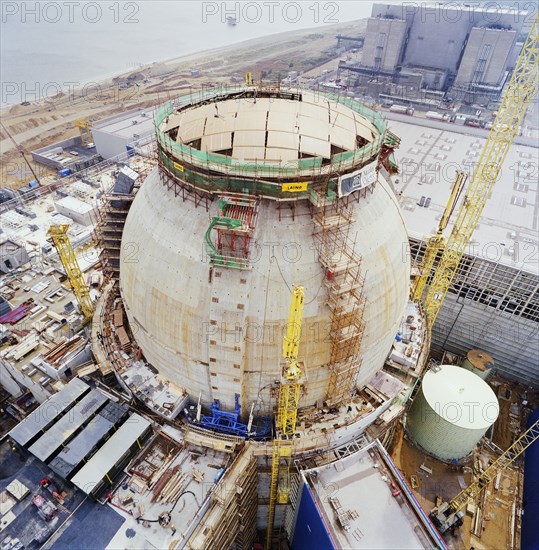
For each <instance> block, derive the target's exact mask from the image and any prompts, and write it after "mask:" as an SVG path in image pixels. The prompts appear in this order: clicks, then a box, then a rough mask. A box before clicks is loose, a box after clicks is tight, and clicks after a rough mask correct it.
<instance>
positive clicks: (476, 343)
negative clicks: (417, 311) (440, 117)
mask: <svg viewBox="0 0 539 550" xmlns="http://www.w3.org/2000/svg"><path fill="white" fill-rule="evenodd" d="M391 117H392V118H393V119H395V120H392V121H391V123H390V124H391V128H392V129H393V131H394V132H395V133H397V134H398V135H399V137H400V138H401V147H400V148H399V149H398V150H397V151H396V152H395V157H396V159H397V163H398V165H399V166H400V167H401V174H400V178H399V183H398V184H396V187H397V189H398V193H399V195H400V204H401V211H402V214H403V216H404V219H405V220H406V226H407V229H408V236H409V241H410V249H411V254H412V258H413V260H414V263H415V265H417V266H418V265H419V264H420V262H421V259H422V256H423V251H424V249H425V241H426V239H427V238H428V236H429V235H431V234H433V233H434V232H435V230H436V225H437V223H438V220H439V219H440V216H441V214H442V212H443V210H444V206H445V204H446V202H447V199H448V197H449V193H450V190H451V187H452V185H453V183H454V181H455V174H456V170H465V171H466V172H470V173H473V170H474V167H475V165H476V164H477V162H478V160H479V155H480V153H481V150H482V149H483V146H484V144H485V138H486V133H483V135H479V134H477V135H476V134H474V133H473V132H469V129H468V128H467V127H463V126H460V127H459V126H457V125H455V124H449V123H444V122H438V121H429V122H426V121H425V120H418V121H417V123H416V121H415V120H413V119H411V118H410V117H406V116H402V115H395V114H391ZM532 143H533V140H529V139H524V138H520V140H519V142H518V143H515V144H514V145H513V146H512V147H511V149H510V151H509V153H508V157H507V160H506V163H505V165H504V169H503V170H502V171H501V173H500V177H499V179H498V181H497V183H496V185H495V187H494V189H493V191H492V195H491V198H490V199H489V201H488V202H487V204H486V206H485V210H484V212H483V215H482V219H481V223H480V224H479V225H478V227H477V228H476V230H475V232H474V236H473V241H472V242H470V243H469V245H468V247H467V249H466V253H465V257H464V259H463V261H462V262H461V263H460V265H459V268H458V270H457V273H456V276H455V279H454V280H453V283H452V285H451V287H450V290H449V293H448V294H447V297H446V299H445V302H444V304H443V306H442V309H441V311H440V314H439V315H438V319H437V322H436V324H435V325H434V327H433V333H432V342H433V345H434V346H435V347H436V348H438V349H443V350H448V351H451V352H453V353H456V354H458V355H460V356H465V355H466V354H467V353H468V351H469V350H470V349H472V348H474V347H478V348H480V349H483V350H488V352H489V353H490V354H491V355H492V356H493V357H494V358H495V362H496V365H497V368H498V371H499V372H503V373H504V375H505V376H508V377H510V378H513V379H517V380H519V381H521V382H523V383H525V384H534V385H536V384H538V383H539V369H538V367H537V360H538V358H539V339H538V333H537V330H538V325H537V323H538V321H539V263H538V262H537V251H538V249H539V248H538V247H539V239H538V238H537V213H536V209H535V206H534V202H533V200H532V199H531V197H532V196H534V194H535V193H536V192H537V178H536V177H535V176H534V172H533V170H534V168H533V167H534V166H535V165H536V164H537V162H539V150H538V148H537V146H536V145H532ZM427 202H428V204H427ZM450 224H451V221H450Z"/></svg>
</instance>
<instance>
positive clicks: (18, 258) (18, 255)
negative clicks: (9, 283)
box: [0, 239, 30, 273]
mask: <svg viewBox="0 0 539 550" xmlns="http://www.w3.org/2000/svg"><path fill="white" fill-rule="evenodd" d="M29 261H30V256H28V252H27V251H26V248H25V247H24V245H23V244H19V243H17V242H14V241H12V240H7V239H6V240H4V241H3V242H0V273H9V272H10V271H13V270H16V269H18V268H19V267H21V266H23V265H24V264H26V263H28V262H29Z"/></svg>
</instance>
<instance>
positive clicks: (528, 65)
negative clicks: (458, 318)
mask: <svg viewBox="0 0 539 550" xmlns="http://www.w3.org/2000/svg"><path fill="white" fill-rule="evenodd" d="M538 27H539V14H538V15H537V16H536V17H535V21H534V22H533V24H532V27H531V30H530V33H529V34H528V37H527V39H526V42H525V43H524V46H523V48H522V51H521V53H520V56H519V58H518V60H517V63H516V66H515V70H514V72H513V76H512V77H511V80H510V82H509V85H508V87H507V90H506V92H505V94H504V96H503V99H502V103H501V105H500V108H499V109H498V114H497V116H496V119H495V120H494V123H493V125H492V129H491V130H490V133H489V136H488V138H487V142H486V144H485V147H484V148H483V151H482V153H481V157H480V159H479V163H478V165H477V167H476V169H475V172H474V174H473V178H472V180H471V182H470V185H469V187H468V191H467V193H466V196H465V197H464V200H463V202H462V205H461V207H460V209H459V211H458V214H457V218H456V220H455V224H454V226H453V229H452V231H451V234H450V236H449V238H448V240H447V243H446V245H445V248H444V251H443V254H442V257H441V258H440V262H439V264H438V267H437V268H436V271H435V272H434V276H433V278H432V281H431V283H430V285H429V288H428V290H427V295H426V297H425V301H424V306H425V311H426V314H427V322H428V326H429V327H432V326H433V325H434V321H435V320H436V317H437V315H438V313H439V311H440V308H441V307H442V303H443V301H444V299H445V296H446V294H447V292H448V290H449V287H450V286H451V282H452V281H453V278H454V276H455V273H456V271H457V268H458V266H459V263H460V261H461V259H462V257H463V256H464V252H465V249H466V246H467V245H468V243H469V242H470V239H471V237H472V234H473V232H474V230H475V228H476V227H477V224H478V223H479V218H480V217H481V213H482V212H483V209H484V207H485V204H486V202H487V200H488V198H489V196H490V194H491V192H492V189H493V187H494V184H495V183H496V181H497V179H498V177H499V175H500V170H501V167H502V165H503V163H504V160H505V158H506V156H507V153H508V152H509V148H510V146H511V144H512V142H513V140H514V138H515V135H516V133H517V131H518V128H519V126H520V125H521V123H522V120H523V118H524V115H525V113H526V110H527V108H528V105H529V104H530V101H531V99H532V97H533V95H534V93H535V90H536V88H537V83H538V80H539V71H538V69H537V66H538V61H539V46H538V32H539V29H538Z"/></svg>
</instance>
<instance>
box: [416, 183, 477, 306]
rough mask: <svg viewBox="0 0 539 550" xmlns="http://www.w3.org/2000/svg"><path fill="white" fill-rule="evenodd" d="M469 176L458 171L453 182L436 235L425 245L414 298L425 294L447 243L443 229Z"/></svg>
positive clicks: (418, 298) (417, 298)
mask: <svg viewBox="0 0 539 550" xmlns="http://www.w3.org/2000/svg"><path fill="white" fill-rule="evenodd" d="M467 179H468V176H467V175H466V174H464V172H457V175H456V178H455V182H454V184H453V189H452V190H451V193H450V195H449V199H448V201H447V204H446V206H445V209H444V212H443V214H442V217H441V219H440V223H439V224H438V229H437V231H436V233H435V234H434V235H431V236H430V237H429V239H428V240H427V245H426V247H425V253H424V254H423V259H422V261H421V265H420V266H419V276H418V277H417V279H416V281H415V284H414V287H413V292H412V300H414V301H416V302H418V301H419V300H421V297H422V296H423V291H424V290H425V286H426V284H427V280H428V278H429V276H430V274H431V270H432V267H433V266H434V262H435V261H436V256H437V255H438V253H439V252H440V250H442V249H443V247H444V245H445V237H444V236H443V231H444V229H445V228H446V227H447V224H448V223H449V219H450V218H451V214H452V213H453V211H454V210H455V207H456V206H457V203H458V200H459V198H460V195H461V193H462V190H463V189H464V185H465V184H466V180H467Z"/></svg>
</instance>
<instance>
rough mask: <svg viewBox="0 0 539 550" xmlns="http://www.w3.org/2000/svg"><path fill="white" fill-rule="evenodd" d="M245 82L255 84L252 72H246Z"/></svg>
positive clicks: (250, 84)
mask: <svg viewBox="0 0 539 550" xmlns="http://www.w3.org/2000/svg"><path fill="white" fill-rule="evenodd" d="M245 84H246V85H247V86H254V81H253V75H252V74H251V73H250V72H247V73H245Z"/></svg>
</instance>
